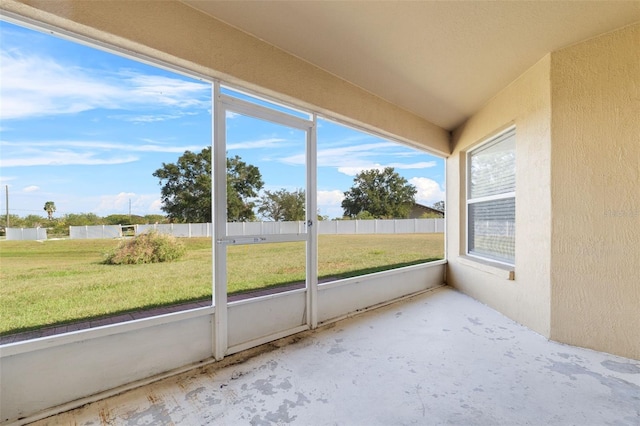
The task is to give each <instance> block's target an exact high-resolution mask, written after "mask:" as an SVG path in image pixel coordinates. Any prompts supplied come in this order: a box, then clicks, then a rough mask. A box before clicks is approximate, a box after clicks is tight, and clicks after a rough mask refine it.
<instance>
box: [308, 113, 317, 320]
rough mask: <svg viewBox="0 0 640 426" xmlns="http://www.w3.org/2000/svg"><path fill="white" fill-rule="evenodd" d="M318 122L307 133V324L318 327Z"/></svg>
mask: <svg viewBox="0 0 640 426" xmlns="http://www.w3.org/2000/svg"><path fill="white" fill-rule="evenodd" d="M317 121H318V117H317V115H316V114H313V123H312V125H311V127H310V128H309V130H308V131H307V223H309V220H310V221H312V222H311V223H312V226H310V227H308V228H307V324H308V325H309V327H311V328H312V329H313V328H316V327H317V326H318V200H317V196H316V190H317V183H318V174H317V132H316V129H317Z"/></svg>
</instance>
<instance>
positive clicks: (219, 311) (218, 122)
mask: <svg viewBox="0 0 640 426" xmlns="http://www.w3.org/2000/svg"><path fill="white" fill-rule="evenodd" d="M213 130H214V131H213V150H212V151H211V156H212V159H211V169H212V170H211V174H212V179H211V180H212V182H213V185H212V190H213V197H211V200H212V204H213V205H212V212H213V215H212V224H213V238H212V239H211V241H212V244H213V259H212V264H213V265H212V267H213V283H212V288H213V304H214V305H215V311H214V314H213V356H214V358H215V359H217V360H220V359H222V358H223V357H224V355H225V353H226V351H227V334H228V327H227V282H226V275H227V273H226V268H227V248H226V246H225V245H224V244H219V242H220V241H222V240H223V239H224V238H225V237H226V227H227V182H226V181H227V161H226V158H227V157H226V146H225V145H226V141H225V134H226V111H225V109H224V107H223V106H222V101H221V99H220V83H219V82H217V81H216V82H214V84H213Z"/></svg>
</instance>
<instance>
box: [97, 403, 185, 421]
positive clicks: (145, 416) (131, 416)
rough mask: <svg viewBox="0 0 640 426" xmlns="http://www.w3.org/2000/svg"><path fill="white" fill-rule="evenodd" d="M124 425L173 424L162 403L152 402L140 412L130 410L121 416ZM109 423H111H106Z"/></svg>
mask: <svg viewBox="0 0 640 426" xmlns="http://www.w3.org/2000/svg"><path fill="white" fill-rule="evenodd" d="M123 420H125V423H124V424H125V425H126V426H138V425H158V426H164V425H167V426H169V425H173V424H174V422H173V420H171V416H170V414H169V412H168V411H167V409H166V407H165V405H164V404H152V405H150V406H149V408H147V409H146V410H143V411H140V412H137V411H136V412H130V413H128V414H127V415H126V416H123ZM107 424H111V423H107Z"/></svg>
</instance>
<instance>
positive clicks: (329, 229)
mask: <svg viewBox="0 0 640 426" xmlns="http://www.w3.org/2000/svg"><path fill="white" fill-rule="evenodd" d="M316 224H317V226H318V233H319V234H321V235H344V234H432V233H438V232H444V219H376V220H321V221H318V222H316ZM123 227H124V228H133V229H134V230H135V234H136V235H138V234H144V233H145V232H149V231H151V230H155V231H158V232H160V233H161V234H169V235H173V236H174V237H185V238H190V237H211V236H212V235H213V227H212V225H211V224H210V223H170V224H152V225H128V226H121V225H96V226H70V227H69V235H70V238H72V239H87V238H120V237H122V235H123V234H122V228H123ZM305 228H306V224H305V222H304V221H297V222H228V223H227V235H234V236H242V235H273V234H301V233H303V232H305V230H306V229H305ZM44 238H45V239H46V231H45V237H44ZM7 239H8V237H7Z"/></svg>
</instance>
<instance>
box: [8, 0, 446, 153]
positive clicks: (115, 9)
mask: <svg viewBox="0 0 640 426" xmlns="http://www.w3.org/2000/svg"><path fill="white" fill-rule="evenodd" d="M0 7H1V8H2V9H5V10H7V11H10V12H13V13H16V14H19V15H21V16H23V17H27V18H30V19H34V20H36V21H38V22H44V23H47V24H49V25H53V26H55V27H58V28H61V29H64V30H67V31H70V32H73V33H75V34H79V35H81V36H84V37H87V38H89V39H92V40H97V41H100V42H102V43H107V44H109V45H111V46H116V47H118V48H121V49H124V50H127V51H131V52H136V53H139V54H142V55H145V56H147V57H150V58H153V59H156V60H161V61H164V62H166V63H169V64H172V65H176V66H180V67H182V68H184V69H188V70H191V71H196V72H198V73H200V74H203V75H207V76H210V77H213V78H219V79H223V80H224V81H226V82H228V83H237V84H241V85H243V86H244V87H246V88H250V89H254V90H259V91H261V92H262V93H265V94H270V95H273V96H276V97H279V98H280V99H282V100H288V101H294V102H295V103H297V104H298V105H300V106H307V107H312V108H313V109H314V110H316V111H318V112H320V113H325V114H330V115H332V116H334V117H336V118H339V119H343V120H345V121H347V122H352V123H357V124H361V125H364V127H370V128H371V129H373V130H377V131H380V132H381V133H384V134H388V135H393V136H396V137H398V138H399V139H401V140H405V141H407V142H410V143H415V144H417V145H421V146H424V147H427V148H429V149H430V150H432V151H433V152H435V153H439V154H442V155H448V154H449V134H448V132H447V131H445V130H443V129H441V128H440V127H438V126H436V125H434V124H432V123H430V122H428V121H426V120H424V119H422V118H420V117H418V116H416V115H414V114H412V113H410V112H407V111H406V110H403V109H401V108H398V107H397V106H395V105H393V104H391V103H389V102H387V101H384V100H383V99H381V98H378V97H376V96H374V95H372V94H371V93H369V92H367V91H365V90H362V89H360V88H359V87H357V86H354V85H353V84H351V83H348V82H346V81H344V80H342V79H340V78H337V77H335V76H334V75H332V74H330V73H328V72H326V71H324V70H322V69H320V68H317V67H315V66H313V65H311V64H309V63H308V62H305V61H302V60H300V59H298V58H296V57H294V56H292V55H290V54H288V53H286V52H284V51H282V50H279V49H277V48H275V47H274V46H272V45H270V44H267V43H265V42H263V41H261V40H258V39H257V38H255V37H252V36H250V35H248V34H246V33H244V32H242V31H239V30H237V29H235V28H232V27H231V26H229V25H227V24H224V23H223V22H221V21H218V20H216V19H214V18H211V17H210V16H208V15H205V14H203V13H200V12H198V11H196V10H195V9H192V8H190V7H189V6H186V5H184V4H183V3H180V2H177V1H174V0H166V1H153V0H136V1H127V0H110V1H91V0H56V1H51V0H1V1H0Z"/></svg>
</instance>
